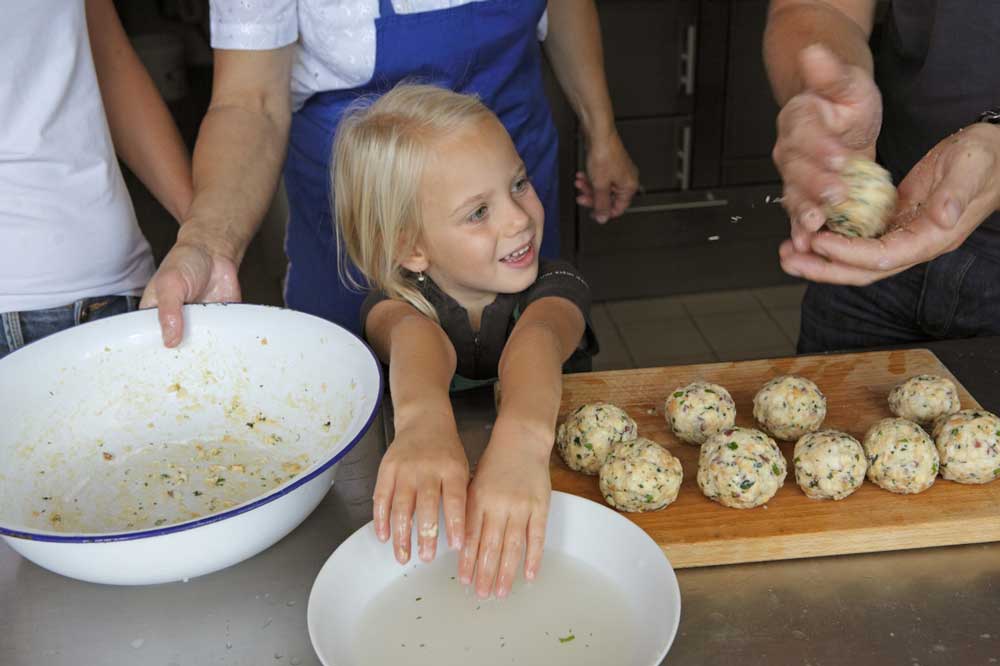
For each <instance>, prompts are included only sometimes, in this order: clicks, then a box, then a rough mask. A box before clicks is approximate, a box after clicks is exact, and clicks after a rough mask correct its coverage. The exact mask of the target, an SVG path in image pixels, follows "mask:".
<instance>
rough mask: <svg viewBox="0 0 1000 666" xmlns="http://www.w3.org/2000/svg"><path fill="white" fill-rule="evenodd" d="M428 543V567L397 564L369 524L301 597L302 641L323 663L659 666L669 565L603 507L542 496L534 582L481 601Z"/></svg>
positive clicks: (674, 609) (441, 540) (441, 546)
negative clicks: (540, 548) (545, 511)
mask: <svg viewBox="0 0 1000 666" xmlns="http://www.w3.org/2000/svg"><path fill="white" fill-rule="evenodd" d="M456 564H457V555H456V554H455V553H454V552H449V551H448V550H447V544H446V537H445V533H444V530H441V532H440V533H439V535H438V555H437V557H436V558H435V560H434V562H432V563H430V564H422V563H418V562H414V561H411V562H410V563H408V564H407V565H405V566H401V565H399V564H397V563H396V561H395V559H394V558H393V554H392V547H391V545H389V544H383V543H379V541H378V540H377V539H376V538H375V533H374V529H373V528H372V525H371V523H369V524H368V525H366V526H365V527H363V528H361V529H360V530H358V531H357V532H355V533H354V534H353V535H351V537H350V538H348V539H347V540H346V541H345V542H344V543H343V544H341V545H340V547H339V548H337V550H336V551H334V553H333V555H331V556H330V559H329V560H327V562H326V564H325V565H324V566H323V568H322V570H321V571H320V573H319V575H318V576H317V578H316V582H315V583H314V585H313V588H312V592H311V593H310V596H309V608H308V624H309V636H310V638H311V639H312V643H313V647H314V648H315V650H316V653H317V655H318V656H319V659H320V661H322V663H323V664H325V665H326V666H367V665H369V664H386V663H413V664H417V663H419V664H435V665H436V666H447V665H449V664H477V665H479V666H488V665H490V664H510V663H512V662H515V663H522V664H525V663H526V664H546V665H555V664H573V665H574V666H586V665H587V664H601V665H602V666H606V664H616V665H620V666H656V665H658V664H660V663H661V661H662V660H663V658H664V656H666V654H667V651H668V650H669V648H670V645H671V643H672V642H673V640H674V636H675V635H676V633H677V626H678V623H679V621H680V590H679V589H678V586H677V578H676V577H675V576H674V572H673V569H672V568H671V566H670V562H669V561H668V560H667V558H666V556H665V555H664V554H663V551H662V550H661V549H660V547H659V546H658V545H657V544H656V543H655V542H654V541H653V540H652V539H651V538H650V537H649V536H648V535H647V534H646V533H645V532H644V531H643V530H642V529H640V528H639V527H637V526H636V525H635V524H634V523H632V522H631V521H630V520H628V519H627V518H625V517H624V516H622V515H621V514H619V513H617V512H615V511H612V510H611V509H609V508H607V507H606V506H603V505H601V504H597V503H595V502H591V501H590V500H586V499H582V498H580V497H576V496H574V495H569V494H566V493H561V492H554V493H552V505H551V511H550V514H549V521H548V527H547V533H546V543H545V554H544V556H543V561H542V569H541V571H540V572H539V576H538V579H537V580H536V581H535V582H533V583H530V584H526V583H524V582H523V581H521V580H520V579H519V580H518V581H517V582H515V585H514V590H513V591H512V593H511V595H510V597H508V598H506V599H502V600H497V599H490V600H485V601H483V600H479V599H478V598H477V597H476V596H475V595H474V594H473V593H471V591H469V590H467V589H466V588H464V587H463V586H462V585H461V584H460V583H459V582H458V581H457V580H456V579H455V578H454V577H455V576H456V574H457V570H456Z"/></svg>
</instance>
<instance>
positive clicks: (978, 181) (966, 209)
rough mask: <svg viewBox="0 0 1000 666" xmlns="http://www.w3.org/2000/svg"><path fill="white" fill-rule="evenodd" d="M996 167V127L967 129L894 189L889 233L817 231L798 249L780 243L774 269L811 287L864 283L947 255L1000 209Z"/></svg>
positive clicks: (999, 161) (999, 158) (999, 148)
mask: <svg viewBox="0 0 1000 666" xmlns="http://www.w3.org/2000/svg"><path fill="white" fill-rule="evenodd" d="M998 170H1000V127H997V126H996V125H988V124H985V123H977V124H975V125H972V126H970V127H967V128H965V129H964V130H962V131H960V132H958V133H956V134H953V135H951V136H950V137H948V138H947V139H945V140H944V141H942V142H940V143H939V144H937V145H936V146H934V148H932V149H931V151H930V152H929V153H927V155H925V156H924V158H923V159H921V160H920V161H919V162H917V164H916V165H915V166H914V167H913V169H912V170H911V171H910V173H909V174H908V175H907V176H906V178H904V179H903V182H901V183H900V184H899V188H898V192H899V198H898V201H897V205H896V206H897V207H896V212H895V214H894V215H893V218H892V220H891V221H890V224H889V228H890V231H889V233H887V234H885V235H884V236H882V237H881V238H877V239H865V238H845V237H843V236H840V235H837V234H834V233H830V232H823V233H820V234H817V235H816V237H815V238H814V239H812V241H811V245H810V248H809V249H808V250H807V251H805V252H800V251H799V250H798V249H797V248H796V247H795V246H794V245H793V244H792V243H791V242H789V241H785V243H783V244H782V246H781V250H780V255H781V266H782V268H784V269H785V271H786V272H787V273H790V274H791V275H799V276H802V277H805V278H808V279H809V280H813V281H816V282H830V283H835V284H850V285H866V284H871V283H872V282H875V281H877V280H881V279H882V278H885V277H888V276H890V275H893V274H895V273H899V272H900V271H903V270H906V269H907V268H910V267H911V266H915V265H916V264H919V263H923V262H925V261H930V260H931V259H933V258H934V257H937V256H940V255H942V254H944V253H946V252H951V251H952V250H954V249H955V248H957V247H958V246H959V245H961V244H962V243H963V242H964V241H965V239H966V238H968V236H969V234H971V233H972V232H973V231H974V230H975V228H976V227H977V226H979V224H980V223H981V222H982V221H983V220H984V219H986V218H987V217H988V216H989V215H991V214H992V213H993V212H995V211H996V210H997V208H998V207H1000V172H998Z"/></svg>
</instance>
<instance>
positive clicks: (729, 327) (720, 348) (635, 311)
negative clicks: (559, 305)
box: [592, 284, 805, 370]
mask: <svg viewBox="0 0 1000 666" xmlns="http://www.w3.org/2000/svg"><path fill="white" fill-rule="evenodd" d="M804 291H805V285H804V284H796V285H790V286H783V287H770V288H765V289H742V290H736V291H722V292H712V293H706V294H694V295H690V296H672V297H667V298H646V299H639V300H629V301H606V302H603V303H596V304H595V305H594V308H593V312H592V318H593V323H594V328H595V329H596V333H597V336H598V339H599V341H600V344H601V353H600V354H598V356H597V358H595V359H594V369H595V370H620V369H625V368H642V367H650V366H660V365H681V364H687V363H709V362H712V361H735V360H746V359H753V358H769V357H774V356H790V355H792V354H794V353H795V342H796V340H797V339H798V334H799V304H800V303H801V302H802V294H803V292H804Z"/></svg>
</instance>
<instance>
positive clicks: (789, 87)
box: [764, 0, 875, 106]
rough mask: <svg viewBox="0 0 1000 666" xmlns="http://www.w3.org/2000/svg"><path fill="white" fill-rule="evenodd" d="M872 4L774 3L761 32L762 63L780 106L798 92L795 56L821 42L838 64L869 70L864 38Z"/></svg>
mask: <svg viewBox="0 0 1000 666" xmlns="http://www.w3.org/2000/svg"><path fill="white" fill-rule="evenodd" d="M874 12H875V2H874V0H851V1H849V2H848V1H844V2H842V3H840V2H837V3H834V2H826V1H824V0H772V2H771V7H770V11H769V14H768V21H767V28H766V30H765V31H764V64H765V66H766V67H767V74H768V78H769V79H770V81H771V89H772V90H773V92H774V96H775V99H777V101H778V105H779V106H784V105H785V102H787V101H788V100H789V99H790V98H791V97H794V96H795V95H797V94H798V93H799V92H801V90H802V87H803V85H802V81H801V80H800V78H799V71H798V54H799V52H800V51H802V50H803V49H804V48H806V47H807V46H809V45H811V44H821V45H823V46H825V47H826V48H827V49H829V50H830V51H832V52H833V53H834V55H836V56H837V57H838V58H839V59H840V60H841V61H843V62H844V63H846V64H848V65H855V66H857V67H861V68H862V69H864V70H866V71H868V72H872V71H873V69H874V65H873V62H872V54H871V49H870V48H869V47H868V37H869V35H870V34H871V29H872V23H873V21H874Z"/></svg>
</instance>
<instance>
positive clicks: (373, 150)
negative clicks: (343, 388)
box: [333, 84, 596, 597]
mask: <svg viewBox="0 0 1000 666" xmlns="http://www.w3.org/2000/svg"><path fill="white" fill-rule="evenodd" d="M333 163H334V164H335V165H336V166H335V171H334V178H333V181H334V182H333V185H334V202H335V211H336V215H335V218H336V220H337V225H338V232H339V235H340V239H341V242H342V243H343V246H344V248H345V249H346V253H347V255H348V256H349V257H350V259H351V261H352V262H353V263H354V264H355V265H356V266H357V267H358V269H359V270H360V273H361V274H362V275H363V282H364V285H363V286H365V287H368V288H371V289H372V292H371V294H370V295H369V296H368V298H367V300H366V301H365V304H364V305H363V307H362V313H361V321H362V327H363V331H364V333H365V336H366V337H367V339H368V340H369V342H370V343H371V344H372V346H373V347H374V349H375V351H376V353H377V354H378V355H379V357H380V358H381V359H382V361H383V362H384V363H387V364H388V366H389V386H390V391H391V395H392V401H393V407H394V411H395V431H396V437H395V440H394V441H393V442H392V444H391V446H390V447H389V450H388V452H387V453H386V456H385V458H384V459H383V461H382V464H381V466H380V468H379V473H378V480H377V482H376V487H375V495H374V519H375V531H376V534H377V536H378V538H379V539H380V540H382V541H388V540H389V538H390V536H391V538H392V542H393V548H394V551H395V554H396V559H397V560H398V561H399V562H401V563H405V562H407V561H408V560H409V557H410V533H411V521H413V520H415V521H416V525H417V537H418V538H417V541H418V549H419V556H420V558H421V559H422V560H424V561H429V560H431V559H433V557H434V554H435V546H436V543H437V533H438V514H439V512H438V507H439V503H440V504H443V507H444V518H445V526H444V528H445V530H446V532H447V537H448V543H449V545H450V547H451V548H452V549H456V550H461V553H460V557H459V578H460V580H461V581H462V582H463V583H465V584H471V583H473V582H474V584H475V589H476V592H477V593H478V594H479V595H480V596H483V597H485V596H489V595H490V594H491V593H495V594H496V595H497V596H498V597H504V596H506V595H507V594H508V593H509V591H510V588H511V584H512V583H513V580H514V578H515V576H516V573H517V570H518V567H519V564H520V562H521V558H522V557H524V575H525V578H527V579H528V580H531V579H533V578H534V577H535V575H536V574H537V572H538V568H539V565H540V562H541V556H542V546H543V542H544V538H545V523H546V518H547V515H548V508H549V495H550V493H551V483H550V479H549V468H548V466H549V455H550V452H551V449H552V444H553V441H554V432H555V424H556V415H557V411H558V407H559V402H560V397H561V387H562V383H561V375H562V371H563V364H564V363H565V362H567V360H568V359H570V357H571V356H573V357H574V359H580V358H584V359H589V355H590V354H592V353H593V352H594V351H595V350H596V342H595V341H594V339H593V335H592V334H591V333H590V329H589V327H588V326H587V324H586V320H587V316H588V311H589V305H590V293H589V289H588V287H587V285H586V283H585V282H584V281H583V279H582V278H581V277H580V276H579V274H578V273H577V272H576V271H575V270H574V269H573V268H572V267H571V266H569V265H568V264H565V263H563V262H550V261H547V260H540V259H539V257H538V249H539V246H540V244H541V241H542V224H543V221H544V220H543V218H544V214H543V211H542V204H541V202H540V201H539V199H538V197H537V196H536V194H535V191H534V189H533V188H532V186H531V181H530V180H529V178H528V174H527V173H525V168H524V164H523V162H522V161H521V159H520V157H519V156H518V154H517V151H516V150H515V148H514V145H513V143H512V142H511V139H510V136H509V135H508V133H507V131H506V130H505V128H504V127H503V125H501V124H500V122H499V120H498V119H497V118H496V116H495V115H494V114H493V113H491V112H490V111H489V109H487V108H486V107H485V106H484V105H483V104H482V103H481V102H479V101H478V100H477V99H475V98H474V97H470V96H467V95H461V94H457V93H454V92H451V91H448V90H443V89H440V88H436V87H433V86H424V85H412V84H402V85H400V86H397V87H396V88H394V89H392V90H391V91H390V92H388V93H386V94H385V95H384V96H382V97H381V98H379V99H378V100H377V101H375V102H374V103H372V104H370V105H366V106H363V107H361V108H358V109H355V110H354V111H353V112H352V113H350V114H349V115H348V116H347V117H346V118H345V120H344V121H343V123H342V124H341V126H340V129H339V130H338V133H337V138H336V143H335V146H334V160H333ZM342 272H346V271H342ZM497 380H499V382H500V383H501V385H502V386H503V389H504V399H503V401H502V404H501V405H500V408H499V413H498V416H497V420H496V423H495V424H494V427H493V429H492V431H491V436H490V441H489V444H488V446H487V448H486V451H485V453H484V454H483V457H482V459H481V460H480V462H479V465H478V467H477V470H476V475H475V478H474V479H473V480H472V483H471V484H470V483H469V466H468V461H467V459H466V457H465V452H464V449H463V447H462V443H461V441H460V440H459V436H458V429H457V427H456V425H455V417H454V414H453V412H452V406H451V402H450V399H449V391H450V390H451V389H456V388H463V387H465V386H469V385H475V384H478V383H483V382H491V381H497Z"/></svg>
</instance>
